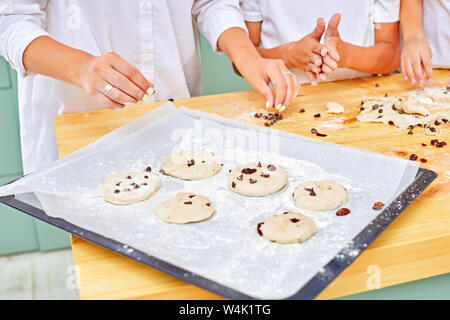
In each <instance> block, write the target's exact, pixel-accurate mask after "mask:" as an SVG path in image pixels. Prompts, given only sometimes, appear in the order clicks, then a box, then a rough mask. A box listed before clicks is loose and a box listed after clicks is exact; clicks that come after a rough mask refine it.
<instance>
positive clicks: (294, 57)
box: [283, 18, 327, 85]
mask: <svg viewBox="0 0 450 320" xmlns="http://www.w3.org/2000/svg"><path fill="white" fill-rule="evenodd" d="M324 31H325V21H324V20H323V19H322V18H319V19H317V22H316V27H315V29H314V30H313V31H312V32H311V33H310V34H308V35H306V36H305V37H303V38H302V39H300V40H298V41H295V42H291V43H288V44H286V45H285V49H284V50H283V60H284V61H285V62H286V66H287V67H288V68H297V69H299V70H302V71H303V72H305V73H306V75H307V76H308V78H309V80H310V82H311V85H316V84H317V76H318V75H319V74H320V73H321V72H322V63H323V62H322V60H323V57H325V56H326V55H327V49H326V48H325V46H324V45H323V44H321V43H320V39H321V38H322V35H323V33H324Z"/></svg>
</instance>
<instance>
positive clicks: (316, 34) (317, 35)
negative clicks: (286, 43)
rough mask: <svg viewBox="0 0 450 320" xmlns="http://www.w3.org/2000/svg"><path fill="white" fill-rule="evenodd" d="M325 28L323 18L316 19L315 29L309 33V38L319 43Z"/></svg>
mask: <svg viewBox="0 0 450 320" xmlns="http://www.w3.org/2000/svg"><path fill="white" fill-rule="evenodd" d="M325 27H326V25H325V20H324V19H323V18H319V19H317V21H316V28H315V29H314V31H313V32H311V33H310V36H311V37H313V38H314V39H316V40H317V41H319V42H320V39H322V35H323V33H324V32H325Z"/></svg>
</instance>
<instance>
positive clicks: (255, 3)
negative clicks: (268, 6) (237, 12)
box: [240, 0, 263, 22]
mask: <svg viewBox="0 0 450 320" xmlns="http://www.w3.org/2000/svg"><path fill="white" fill-rule="evenodd" d="M259 1H260V0H241V1H240V4H241V10H242V15H243V16H244V20H245V21H249V22H259V21H262V20H263V16H262V14H261V9H260V7H259Z"/></svg>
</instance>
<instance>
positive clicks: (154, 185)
mask: <svg viewBox="0 0 450 320" xmlns="http://www.w3.org/2000/svg"><path fill="white" fill-rule="evenodd" d="M160 186H161V182H160V181H159V179H158V178H157V177H156V176H155V175H153V174H151V173H150V172H133V171H130V172H121V173H117V174H110V175H109V176H107V177H106V179H105V182H104V184H103V187H102V191H103V198H104V199H105V201H108V202H110V203H113V204H117V205H127V204H132V203H136V202H140V201H144V200H147V199H148V198H150V197H151V196H152V195H153V194H154V193H155V192H156V191H158V189H159V187H160Z"/></svg>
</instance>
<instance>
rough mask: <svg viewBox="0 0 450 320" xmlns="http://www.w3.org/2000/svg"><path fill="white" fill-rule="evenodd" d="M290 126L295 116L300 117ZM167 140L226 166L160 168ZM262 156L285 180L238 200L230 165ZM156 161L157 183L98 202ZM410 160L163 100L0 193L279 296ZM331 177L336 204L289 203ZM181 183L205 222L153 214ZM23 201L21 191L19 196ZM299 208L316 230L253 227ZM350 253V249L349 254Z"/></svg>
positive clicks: (411, 173) (348, 234) (169, 147)
mask: <svg viewBox="0 0 450 320" xmlns="http://www.w3.org/2000/svg"><path fill="white" fill-rule="evenodd" d="M298 125H302V124H301V123H299V124H298ZM175 149H188V150H189V149H192V150H204V151H209V152H212V153H214V154H215V155H216V156H217V157H218V158H220V159H221V160H222V162H223V163H224V166H223V169H222V171H221V172H220V173H219V174H218V175H216V176H214V177H213V178H210V179H207V180H203V181H194V182H187V181H182V180H178V179H174V178H171V177H167V176H163V175H161V174H159V173H158V170H159V169H160V163H161V160H162V159H163V158H164V157H165V156H166V155H167V154H169V153H171V152H172V151H174V150H175ZM253 161H261V162H263V163H273V164H279V165H282V166H284V167H285V168H286V170H287V172H288V177H289V180H288V184H287V186H286V187H285V188H284V189H283V190H281V191H280V192H278V193H277V194H275V195H271V196H268V197H258V198H253V197H244V196H240V195H237V194H236V193H234V192H231V191H230V190H228V189H227V187H226V176H227V174H228V171H229V170H230V169H232V168H233V167H234V166H235V165H237V164H241V163H246V162H253ZM147 166H151V167H152V168H153V173H155V174H156V175H157V176H158V177H159V178H160V179H161V182H162V187H161V189H160V190H159V191H158V192H157V193H156V194H155V195H154V196H153V197H151V198H150V199H149V200H147V201H144V202H141V203H137V204H133V205H129V206H115V205H112V204H110V203H107V202H105V201H104V200H103V197H102V194H101V185H102V183H103V180H104V179H105V177H106V176H107V175H108V174H110V173H113V172H120V171H127V170H144V169H145V168H146V167H147ZM417 169H418V165H417V164H416V163H413V162H411V161H406V160H402V159H398V158H393V157H387V156H384V155H380V154H376V153H371V152H365V151H361V150H358V149H353V148H349V147H344V146H338V145H334V144H330V143H325V142H320V141H317V140H313V139H309V138H306V137H302V136H298V135H294V134H290V133H286V132H279V131H276V130H273V129H267V128H262V127H259V126H254V125H250V124H244V123H240V122H236V121H233V120H228V119H224V118H221V117H219V116H216V115H211V114H207V113H203V112H199V111H194V110H189V109H186V108H182V109H181V110H179V109H176V108H175V107H174V106H173V104H171V103H167V104H165V105H163V106H161V107H159V108H157V109H155V110H153V111H150V112H149V113H147V114H146V115H144V116H142V117H140V118H138V119H136V120H135V121H132V122H130V123H128V124H127V125H125V126H124V127H121V128H119V129H117V130H115V131H113V132H111V133H110V134H108V135H106V136H104V137H103V138H101V139H99V140H98V141H96V142H95V143H93V144H91V145H89V146H86V147H85V148H82V149H80V150H78V151H76V152H74V153H72V154H71V155H69V156H66V157H64V158H62V159H60V160H58V161H56V162H55V163H53V164H51V165H49V166H48V167H47V168H45V169H44V170H42V171H40V172H37V173H33V174H30V175H28V176H26V177H24V178H22V179H20V180H18V181H16V182H14V183H12V184H10V185H7V186H4V187H1V188H0V196H4V195H9V194H20V193H34V195H35V196H36V197H37V198H38V199H39V201H40V204H41V205H42V207H43V208H44V210H45V211H46V213H47V214H48V215H50V216H54V217H59V218H62V219H65V220H66V221H69V222H70V223H72V224H75V225H77V226H79V227H80V228H84V229H87V230H91V231H93V232H96V233H98V234H101V235H103V236H106V237H108V238H112V239H114V240H117V241H119V242H121V243H123V244H124V245H126V246H127V248H129V249H128V250H133V249H131V248H135V249H138V250H141V251H143V252H146V253H148V254H149V255H153V256H155V257H158V258H160V259H162V260H165V261H167V262H170V263H172V264H175V265H177V266H179V267H182V268H184V269H186V270H189V271H191V272H194V273H197V274H199V275H201V276H203V277H206V278H209V279H211V280H213V281H215V282H218V283H220V284H223V285H225V286H228V287H230V288H233V289H235V290H237V291H240V292H242V293H245V294H247V295H250V296H253V297H256V298H266V299H279V298H286V297H289V296H291V295H292V294H294V293H296V292H297V291H298V290H299V289H300V288H301V287H302V286H303V285H304V284H305V283H306V282H307V281H308V280H309V279H311V278H312V277H313V276H314V275H315V274H316V273H317V272H318V271H319V270H320V269H321V268H322V267H323V266H324V265H326V264H327V263H328V262H329V261H330V260H331V259H333V258H334V257H335V256H336V255H337V254H338V253H339V251H341V250H342V249H343V248H344V247H345V246H346V245H347V244H348V243H349V241H350V240H351V239H353V238H354V237H355V236H356V235H357V234H358V233H359V232H360V231H361V230H362V229H363V228H364V227H366V226H367V225H368V224H369V223H370V222H371V221H372V220H373V219H374V218H375V217H376V216H377V215H378V214H379V213H380V212H379V211H374V210H372V205H373V203H374V202H377V201H382V202H384V203H385V204H388V203H389V202H390V201H391V200H393V198H394V197H396V196H397V195H398V194H399V193H400V192H402V191H403V190H404V189H405V188H406V187H407V186H408V185H409V184H410V183H411V182H412V181H413V180H414V177H415V175H416V173H417ZM328 178H331V179H334V180H336V181H338V182H340V183H342V184H343V185H344V186H345V187H346V188H347V189H348V192H349V202H348V203H346V204H345V205H344V206H345V207H347V208H349V209H350V210H351V214H349V215H347V216H344V217H338V216H336V215H335V212H336V210H332V211H328V212H308V211H307V210H300V209H298V208H296V207H295V205H294V202H293V200H292V196H291V195H292V191H293V189H294V188H295V186H296V185H297V184H299V183H301V182H303V181H307V180H319V179H328ZM181 191H187V192H194V193H198V194H202V195H205V196H207V197H209V198H210V199H211V200H212V202H213V204H214V207H215V209H216V212H215V214H214V215H213V217H212V218H211V219H209V220H207V221H205V222H201V223H194V224H188V225H174V224H167V223H165V222H163V221H161V220H160V219H159V218H158V216H157V215H156V214H155V213H154V207H155V206H156V205H157V204H159V203H160V202H161V201H164V200H166V199H168V198H169V197H172V196H174V195H175V194H176V193H178V192H181ZM25 198H26V197H25ZM289 210H292V211H297V212H302V213H304V214H306V215H308V216H309V217H311V218H312V219H313V220H314V221H315V223H316V224H317V227H318V231H317V234H316V235H315V236H314V237H312V238H311V239H310V240H309V241H307V242H305V243H301V244H292V245H279V244H275V243H271V242H268V241H266V240H265V239H263V238H262V237H260V236H259V235H258V233H257V231H256V226H257V224H258V223H259V222H261V221H263V220H264V219H265V218H267V217H269V216H271V215H273V214H274V213H277V214H278V213H282V212H284V211H289ZM352 254H355V255H356V254H358V253H352Z"/></svg>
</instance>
